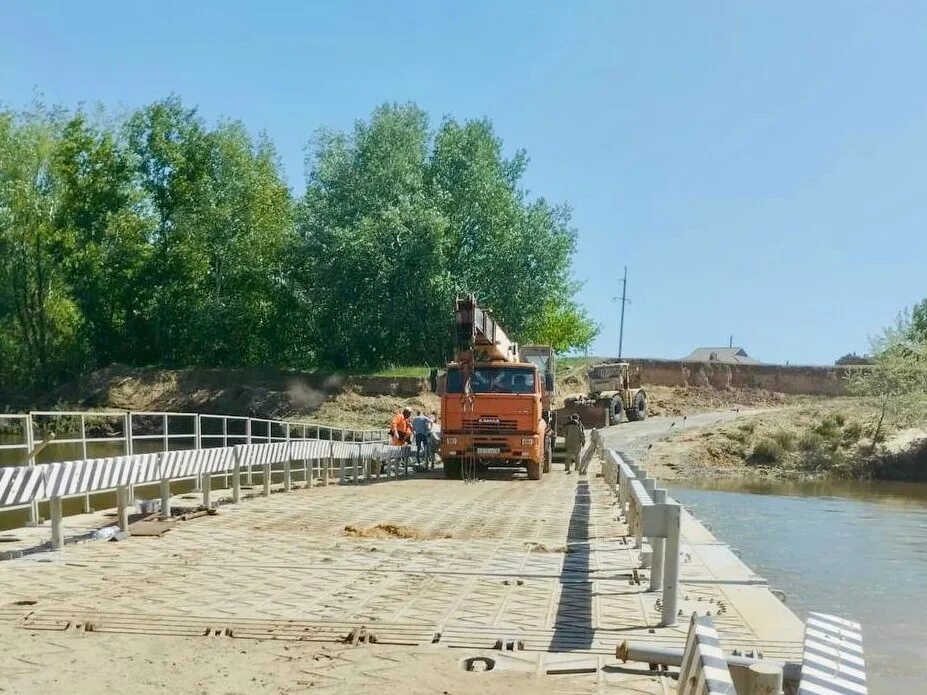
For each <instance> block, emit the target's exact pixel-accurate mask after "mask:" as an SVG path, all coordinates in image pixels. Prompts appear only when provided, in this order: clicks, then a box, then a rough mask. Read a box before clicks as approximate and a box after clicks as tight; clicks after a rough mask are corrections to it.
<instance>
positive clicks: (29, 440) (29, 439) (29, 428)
mask: <svg viewBox="0 0 927 695" xmlns="http://www.w3.org/2000/svg"><path fill="white" fill-rule="evenodd" d="M26 448H27V449H28V453H29V462H28V465H29V468H35V429H34V428H33V425H32V413H29V416H28V417H27V418H26ZM38 524H39V503H38V502H37V501H36V500H32V501H31V502H30V503H29V521H27V522H26V526H38Z"/></svg>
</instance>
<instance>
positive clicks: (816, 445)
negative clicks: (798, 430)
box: [798, 432, 824, 451]
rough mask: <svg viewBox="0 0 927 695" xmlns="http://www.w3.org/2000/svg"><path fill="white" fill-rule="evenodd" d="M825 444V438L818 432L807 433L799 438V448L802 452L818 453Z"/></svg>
mask: <svg viewBox="0 0 927 695" xmlns="http://www.w3.org/2000/svg"><path fill="white" fill-rule="evenodd" d="M823 443H824V439H823V437H821V435H819V434H817V432H806V433H805V434H803V435H802V436H801V437H799V438H798V448H799V449H800V450H801V451H817V450H818V449H820V448H821V445H822V444H823Z"/></svg>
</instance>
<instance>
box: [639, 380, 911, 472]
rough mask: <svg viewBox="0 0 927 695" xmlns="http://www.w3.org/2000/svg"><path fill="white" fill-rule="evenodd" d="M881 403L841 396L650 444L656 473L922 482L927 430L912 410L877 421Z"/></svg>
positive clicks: (757, 415)
mask: <svg viewBox="0 0 927 695" xmlns="http://www.w3.org/2000/svg"><path fill="white" fill-rule="evenodd" d="M879 416H880V412H879V408H878V407H877V406H876V405H875V404H873V403H871V402H868V401H864V400H860V399H850V398H840V399H831V400H818V401H815V402H810V403H805V404H801V405H792V406H789V407H784V408H778V409H776V410H774V411H771V412H762V413H758V414H756V415H751V416H748V417H746V418H741V419H738V420H736V421H735V422H730V423H726V424H723V425H718V426H713V427H708V428H701V429H694V430H689V431H686V432H683V433H682V434H679V435H677V436H675V437H674V438H672V439H668V440H665V441H661V442H657V443H655V444H654V445H653V446H652V448H651V449H650V451H649V454H648V462H649V463H650V464H651V465H652V466H653V467H654V469H655V470H659V471H660V475H661V477H669V478H676V479H696V478H710V477H743V476H748V477H761V478H780V479H789V478H791V479H799V478H821V477H835V478H843V479H857V478H868V479H881V480H913V481H925V480H927V429H925V427H924V423H923V420H922V419H921V418H920V416H919V415H918V414H916V413H910V414H908V415H906V416H902V417H897V418H894V419H892V420H888V421H885V422H883V423H882V424H881V426H880V425H879V420H880V417H879Z"/></svg>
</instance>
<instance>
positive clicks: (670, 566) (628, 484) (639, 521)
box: [593, 431, 682, 626]
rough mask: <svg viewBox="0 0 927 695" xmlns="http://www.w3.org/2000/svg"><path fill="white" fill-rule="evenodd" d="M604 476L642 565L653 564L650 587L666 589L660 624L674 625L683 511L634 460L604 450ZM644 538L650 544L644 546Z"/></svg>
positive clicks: (596, 438)
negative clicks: (616, 499) (615, 498)
mask: <svg viewBox="0 0 927 695" xmlns="http://www.w3.org/2000/svg"><path fill="white" fill-rule="evenodd" d="M593 441H594V442H595V446H597V447H599V448H602V446H601V438H600V436H599V434H598V432H595V431H594V432H593ZM604 454H605V455H604V457H603V463H602V467H603V472H602V475H603V478H604V479H605V481H606V483H608V485H609V487H610V488H611V489H612V490H613V491H615V487H616V485H617V493H618V504H619V508H620V510H621V513H622V514H623V515H624V516H625V518H626V519H627V522H628V529H629V531H630V533H631V534H632V535H633V536H634V547H635V548H640V550H641V558H642V563H641V564H642V566H643V567H650V590H651V591H662V592H663V600H662V603H663V607H662V614H661V618H662V620H661V625H664V626H668V625H675V624H676V617H677V616H676V613H677V606H678V596H679V540H680V535H681V524H682V511H681V508H680V506H679V503H678V502H676V501H675V500H673V499H671V498H669V497H668V496H667V494H666V490H665V489H663V488H658V487H656V481H655V480H654V479H653V478H650V477H647V476H646V472H645V471H643V470H642V469H641V468H639V467H638V466H637V465H635V464H634V462H633V461H631V460H629V459H628V460H626V459H624V458H623V457H622V456H621V455H620V454H618V453H617V452H616V451H613V450H611V449H604ZM644 538H647V540H648V544H647V545H646V546H645V544H644Z"/></svg>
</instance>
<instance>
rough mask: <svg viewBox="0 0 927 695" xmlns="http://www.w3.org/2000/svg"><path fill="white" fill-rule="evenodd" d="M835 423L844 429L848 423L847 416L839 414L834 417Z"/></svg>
mask: <svg viewBox="0 0 927 695" xmlns="http://www.w3.org/2000/svg"><path fill="white" fill-rule="evenodd" d="M834 422H836V423H837V425H839V426H840V427H843V426H844V425H845V424H846V423H847V416H846V415H844V414H843V413H837V414H836V415H834Z"/></svg>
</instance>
